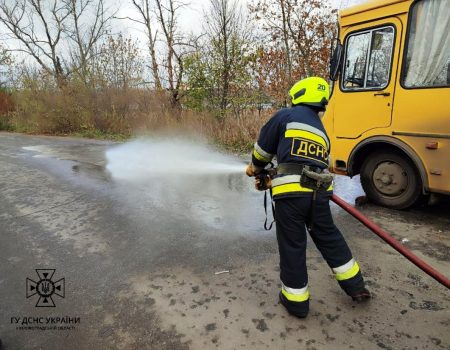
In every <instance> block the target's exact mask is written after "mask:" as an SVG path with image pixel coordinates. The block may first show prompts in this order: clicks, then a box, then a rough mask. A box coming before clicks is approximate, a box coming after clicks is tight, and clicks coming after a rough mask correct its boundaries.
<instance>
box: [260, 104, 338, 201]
mask: <svg viewBox="0 0 450 350" xmlns="http://www.w3.org/2000/svg"><path fill="white" fill-rule="evenodd" d="M329 153H330V140H329V138H328V136H327V133H326V131H325V128H324V127H323V124H322V122H321V120H320V118H319V116H318V115H317V112H316V111H315V110H314V109H313V108H311V107H308V106H304V105H299V106H294V107H292V108H285V109H282V110H280V111H279V112H277V113H276V114H275V115H274V116H273V117H272V118H271V119H270V120H269V121H268V122H267V123H266V124H265V125H264V126H263V127H262V129H261V132H260V134H259V138H258V141H257V142H256V143H255V147H254V149H253V153H252V162H253V165H254V166H255V167H256V168H259V169H261V168H264V167H265V166H266V165H267V164H268V163H269V162H270V161H271V160H272V158H273V157H274V156H275V155H276V156H277V162H278V163H297V164H304V165H309V166H312V167H317V168H320V169H326V168H328V161H329ZM332 188H333V187H332V185H331V186H330V187H329V188H328V189H327V190H328V191H331V190H332ZM311 192H312V190H311V189H308V188H304V187H303V186H301V185H300V176H299V175H286V176H283V175H282V174H280V175H279V176H278V177H276V178H275V179H273V181H272V194H273V196H274V198H276V197H278V198H279V197H283V196H302V195H305V194H307V193H311Z"/></svg>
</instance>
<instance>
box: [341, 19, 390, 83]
mask: <svg viewBox="0 0 450 350" xmlns="http://www.w3.org/2000/svg"><path fill="white" fill-rule="evenodd" d="M393 46H394V28H393V27H391V26H389V27H384V28H377V29H372V30H369V31H366V32H360V33H356V34H351V35H350V36H349V37H348V39H347V45H346V54H345V67H344V69H345V70H344V74H343V82H342V83H343V84H342V88H343V90H362V89H364V90H365V89H367V90H369V89H370V90H372V89H384V88H385V87H386V86H387V84H388V82H389V77H390V71H391V60H392V50H393Z"/></svg>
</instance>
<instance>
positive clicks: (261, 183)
mask: <svg viewBox="0 0 450 350" xmlns="http://www.w3.org/2000/svg"><path fill="white" fill-rule="evenodd" d="M271 187H272V179H271V178H270V176H269V175H259V176H256V178H255V188H256V189H257V190H258V191H266V190H268V189H269V188H271Z"/></svg>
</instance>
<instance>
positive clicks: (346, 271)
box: [333, 258, 359, 281]
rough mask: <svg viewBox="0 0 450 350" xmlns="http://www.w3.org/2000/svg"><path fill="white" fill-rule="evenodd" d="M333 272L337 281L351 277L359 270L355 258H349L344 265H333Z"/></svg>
mask: <svg viewBox="0 0 450 350" xmlns="http://www.w3.org/2000/svg"><path fill="white" fill-rule="evenodd" d="M333 272H334V274H335V276H336V279H337V280H338V281H345V280H348V279H350V278H352V277H355V276H356V275H357V274H358V272H359V265H358V263H357V262H356V261H355V259H353V258H352V259H350V260H349V261H348V262H347V263H345V264H344V265H341V266H338V267H334V268H333Z"/></svg>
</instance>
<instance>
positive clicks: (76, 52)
mask: <svg viewBox="0 0 450 350" xmlns="http://www.w3.org/2000/svg"><path fill="white" fill-rule="evenodd" d="M64 1H65V2H66V6H67V8H68V11H69V12H70V19H71V21H70V22H69V23H68V24H67V25H66V26H65V28H64V30H65V33H66V34H67V36H68V38H69V39H70V40H71V41H72V42H73V44H74V45H73V46H71V50H70V51H71V52H70V55H71V64H72V69H73V70H74V73H75V74H77V75H78V76H79V77H80V79H81V80H82V81H83V82H84V83H85V84H88V78H89V73H90V66H91V65H90V61H91V59H92V56H93V55H94V54H95V50H94V47H95V45H96V44H98V43H99V41H100V40H101V39H102V38H103V37H104V36H105V35H107V34H108V31H109V29H110V20H111V19H112V18H113V16H114V15H115V12H114V11H111V10H110V9H108V8H107V7H106V6H105V1H104V0H95V1H94V0H64Z"/></svg>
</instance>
